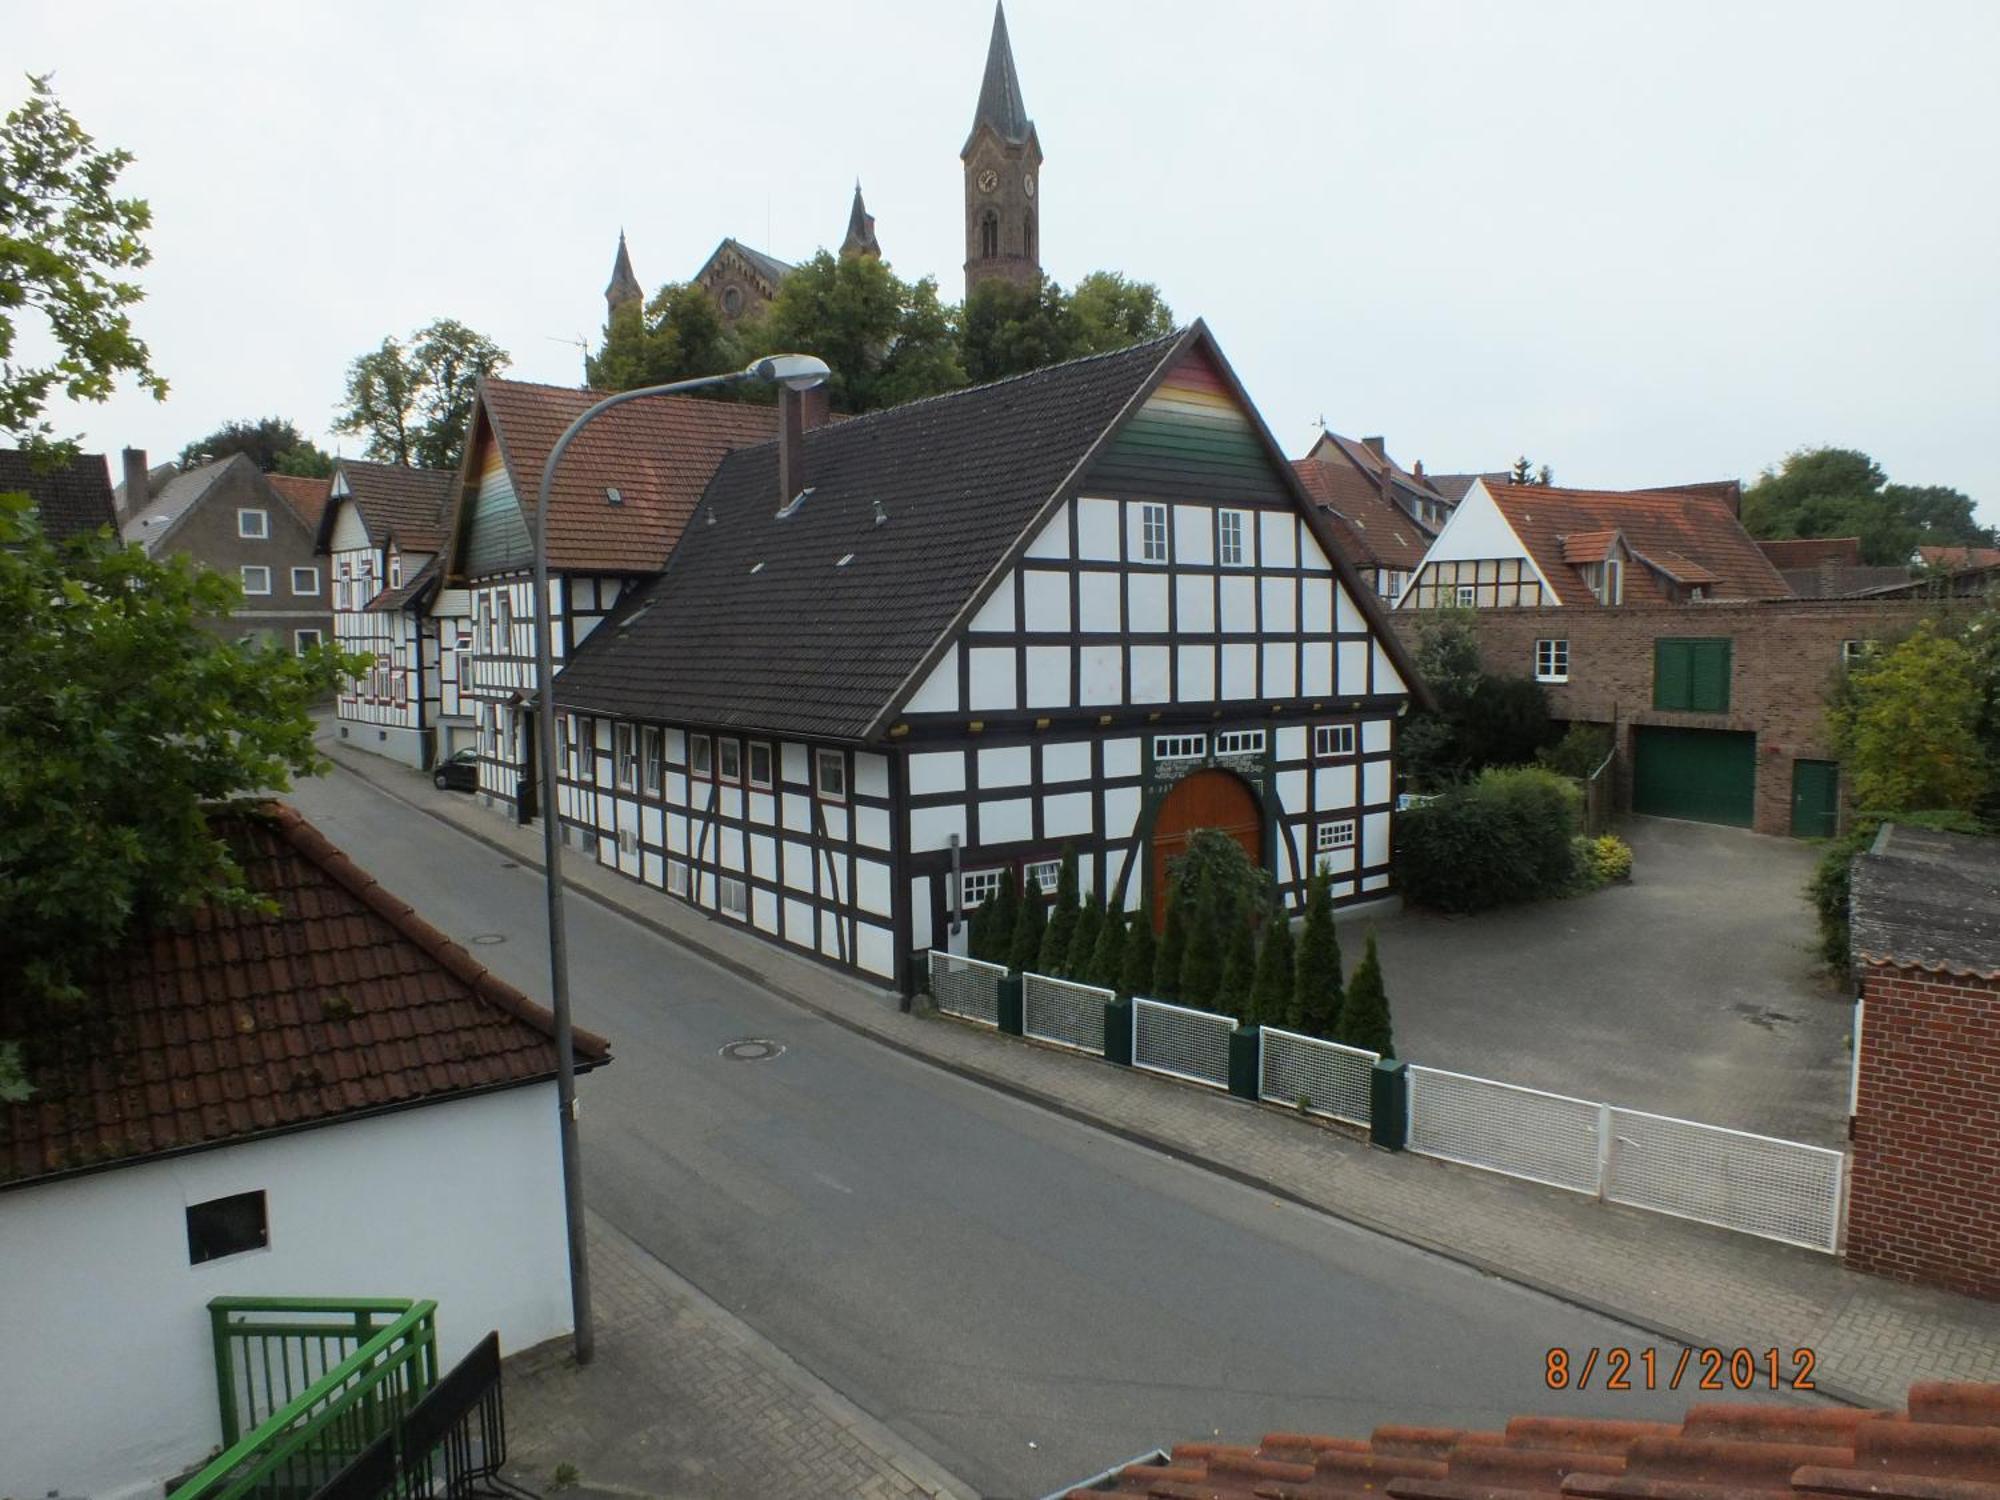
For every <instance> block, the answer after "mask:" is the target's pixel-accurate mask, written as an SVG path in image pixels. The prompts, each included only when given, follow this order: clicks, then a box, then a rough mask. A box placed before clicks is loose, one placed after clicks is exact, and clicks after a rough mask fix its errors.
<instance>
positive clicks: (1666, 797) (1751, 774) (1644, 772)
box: [1632, 725, 1757, 828]
mask: <svg viewBox="0 0 2000 1500" xmlns="http://www.w3.org/2000/svg"><path fill="white" fill-rule="evenodd" d="M1632 760H1633V765H1632V811H1633V812H1635V813H1651V814H1652V815H1653V816H1655V817H1660V818H1689V819H1692V820H1693V821H1695V822H1697V823H1728V824H1731V825H1732V826H1734V827H1737V828H1748V827H1749V826H1750V820H1751V815H1752V812H1753V811H1754V809H1755V806H1756V800H1757V736H1756V735H1754V734H1737V733H1734V732H1731V731H1728V730H1721V729H1663V728H1660V727H1658V726H1653V725H1643V726H1641V727H1639V728H1637V729H1635V730H1633V732H1632Z"/></svg>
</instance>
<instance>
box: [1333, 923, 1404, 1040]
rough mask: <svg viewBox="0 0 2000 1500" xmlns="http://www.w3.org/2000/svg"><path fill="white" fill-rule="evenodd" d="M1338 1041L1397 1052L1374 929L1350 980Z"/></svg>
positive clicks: (1341, 1011) (1341, 1010)
mask: <svg viewBox="0 0 2000 1500" xmlns="http://www.w3.org/2000/svg"><path fill="white" fill-rule="evenodd" d="M1335 1040H1337V1041H1341V1042H1345V1043H1346V1044H1347V1045H1348V1046H1350V1047H1361V1048H1363V1049H1365V1050H1367V1051H1369V1052H1375V1053H1379V1054H1380V1055H1381V1056H1383V1057H1394V1056H1395V1055H1396V1038H1395V1034H1394V1032H1393V1030H1392V1029H1391V1027H1390V1025H1389V996H1388V994H1387V993H1386V992H1385V991H1384V990H1383V988H1382V959H1381V957H1380V955H1378V954H1377V953H1376V951H1375V934H1374V933H1372V932H1371V933H1369V934H1368V946H1367V948H1366V949H1365V950H1363V952H1362V954H1361V962H1360V963H1358V964H1356V965H1355V966H1354V974H1353V977H1352V978H1350V979H1349V980H1348V982H1347V998H1346V1001H1345V1003H1343V1004H1342V1006H1341V1009H1340V1030H1339V1035H1338V1036H1337V1037H1336V1038H1335Z"/></svg>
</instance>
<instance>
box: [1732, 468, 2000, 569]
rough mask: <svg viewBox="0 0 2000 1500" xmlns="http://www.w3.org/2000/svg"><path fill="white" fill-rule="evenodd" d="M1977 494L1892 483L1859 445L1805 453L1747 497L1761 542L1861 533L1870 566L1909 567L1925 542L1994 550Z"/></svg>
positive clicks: (1750, 522)
mask: <svg viewBox="0 0 2000 1500" xmlns="http://www.w3.org/2000/svg"><path fill="white" fill-rule="evenodd" d="M1973 509H1974V507H1973V502H1972V499H1971V497H1970V496H1968V495H1964V494H1961V493H1960V492H1959V491H1957V490H1954V489H1948V488H1945V487H1944V486H1941V485H1925V486H1912V485H1901V484H1890V483H1889V482H1888V476H1886V475H1885V474H1884V473H1883V472H1882V468H1881V466H1880V465H1879V464H1877V463H1876V462H1875V460H1874V459H1872V458H1870V457H1869V456H1868V455H1867V454H1866V453H1863V452H1861V451H1860V450H1859V449H1855V448H1800V449H1798V450H1796V451H1795V452H1792V453H1789V454H1787V455H1786V456H1785V458H1784V461H1783V462H1782V463H1781V464H1780V465H1779V466H1778V467H1777V468H1775V469H1766V470H1765V471H1764V472H1763V473H1762V474H1761V475H1759V476H1758V478H1757V481H1756V483H1754V484H1752V485H1751V486H1750V487H1749V488H1748V489H1746V490H1744V492H1743V525H1744V527H1745V529H1747V530H1748V531H1749V533H1750V534H1751V535H1752V536H1756V537H1814V536H1858V537H1859V538H1860V539H1861V556H1862V560H1863V561H1864V562H1870V563H1879V564H1893V563H1901V562H1907V561H1908V560H1909V557H1910V554H1911V552H1912V551H1913V550H1914V549H1915V548H1916V546H1917V545H1918V544H1919V543H1935V544H1939V545H1944V546H1974V547H1990V546H1992V545H1993V544H1994V534H1993V529H1992V528H1991V527H1988V526H1981V525H1980V524H1979V523H1978V521H1977V520H1976V519H1975V517H1974V514H1973Z"/></svg>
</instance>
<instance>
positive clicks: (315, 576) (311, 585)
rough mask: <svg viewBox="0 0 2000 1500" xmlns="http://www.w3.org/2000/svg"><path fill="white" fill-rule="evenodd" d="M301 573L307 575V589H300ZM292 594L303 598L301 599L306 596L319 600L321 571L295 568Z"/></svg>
mask: <svg viewBox="0 0 2000 1500" xmlns="http://www.w3.org/2000/svg"><path fill="white" fill-rule="evenodd" d="M301 573H303V574H305V576H306V587H305V588H300V587H299V575H300V574H301ZM292 592H293V593H294V594H296V595H299V596H301V597H304V596H308V595H310V596H311V597H313V598H315V599H316V598H318V597H319V569H318V568H294V569H292Z"/></svg>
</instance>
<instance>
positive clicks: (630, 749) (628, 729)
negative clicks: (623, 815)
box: [611, 722, 639, 792]
mask: <svg viewBox="0 0 2000 1500" xmlns="http://www.w3.org/2000/svg"><path fill="white" fill-rule="evenodd" d="M611 758H612V771H611V774H612V775H613V776H614V777H615V778H616V780H617V783H618V790H619V791H621V792H636V791H638V790H639V734H638V729H637V728H636V727H635V726H634V725H631V724H627V723H623V722H620V723H617V724H613V725H612V726H611Z"/></svg>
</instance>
